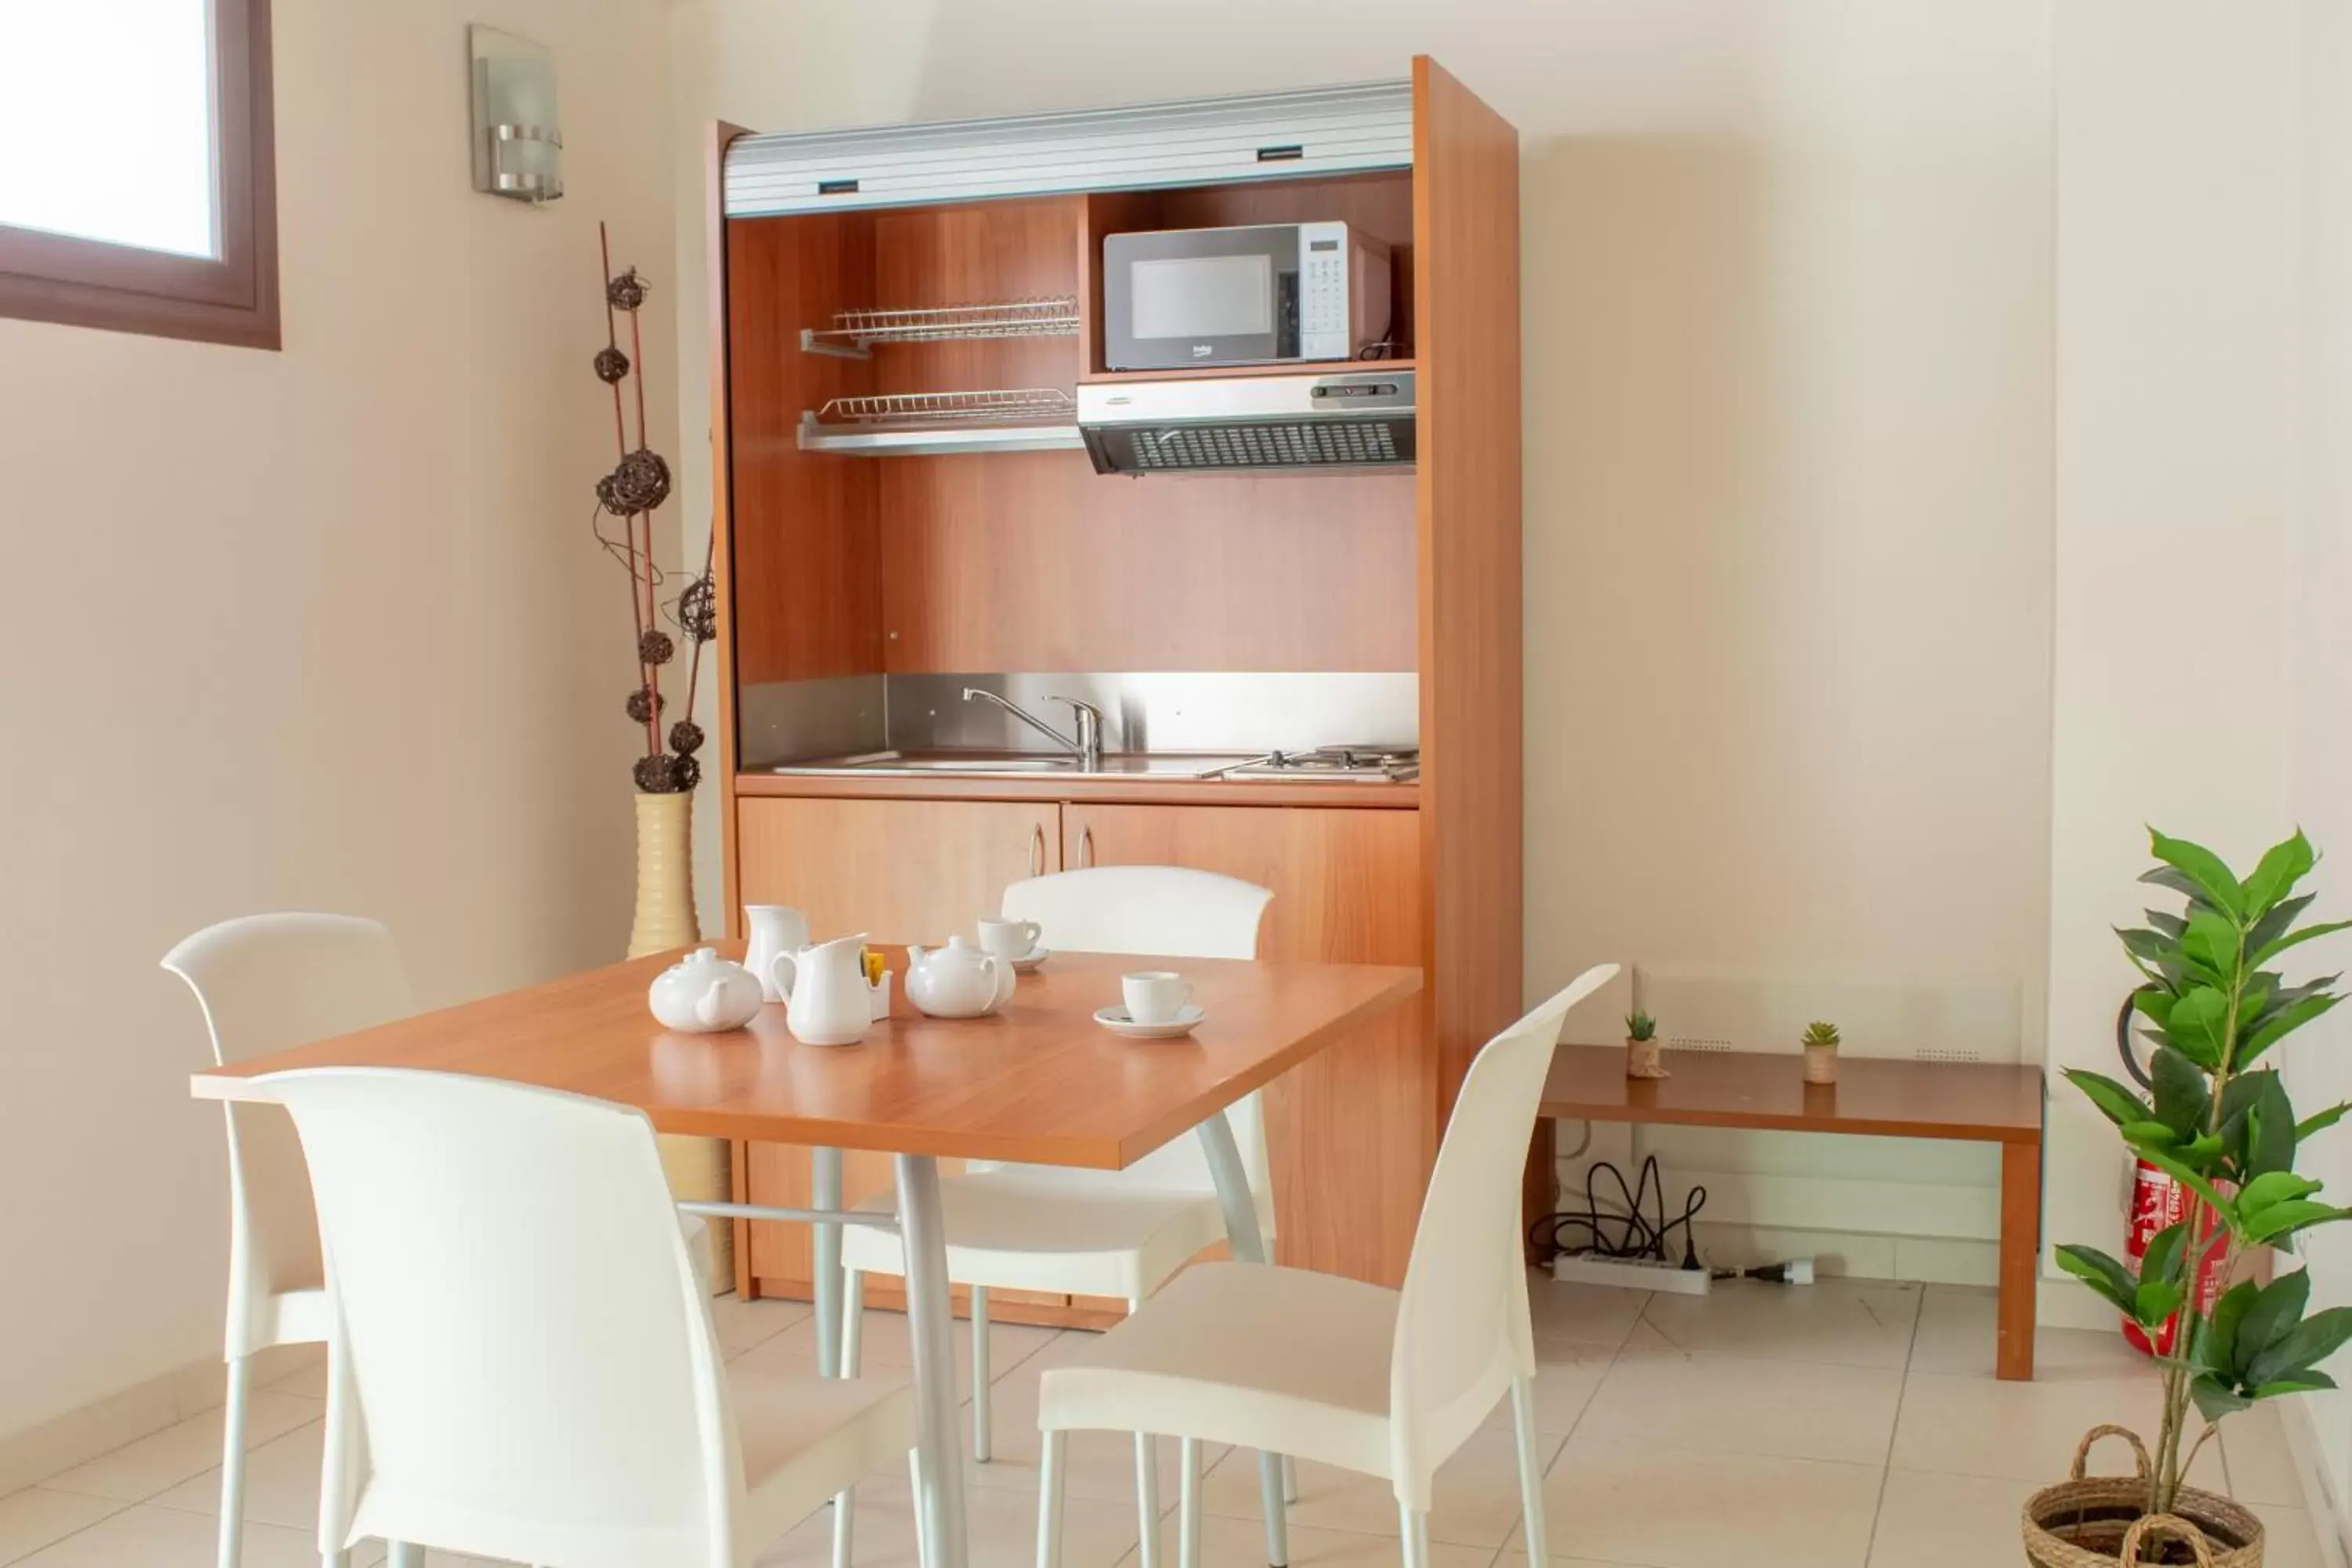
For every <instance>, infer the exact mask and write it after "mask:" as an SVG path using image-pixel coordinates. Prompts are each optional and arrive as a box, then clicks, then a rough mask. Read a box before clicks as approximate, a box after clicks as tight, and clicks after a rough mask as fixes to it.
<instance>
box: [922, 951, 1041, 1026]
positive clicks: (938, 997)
mask: <svg viewBox="0 0 2352 1568" xmlns="http://www.w3.org/2000/svg"><path fill="white" fill-rule="evenodd" d="M1020 979H1021V977H1020V976H1019V975H1017V974H1015V973H1013V965H1011V964H1010V963H1006V962H1005V961H1004V960H1003V959H1001V958H999V957H997V956H996V955H995V954H994V953H992V952H981V951H980V949H978V948H976V947H974V946H972V945H971V943H970V942H966V941H964V939H963V938H961V937H960V936H951V937H950V938H948V944H947V946H945V947H940V948H933V949H932V950H930V951H929V952H924V951H923V950H922V949H921V948H919V947H910V948H908V950H907V1000H908V1001H909V1002H912V1003H913V1004H914V1005H916V1006H917V1007H919V1008H920V1009H921V1010H922V1011H924V1012H926V1013H929V1015H930V1016H932V1017H934V1018H978V1017H981V1016H984V1015H986V1014H989V1013H993V1012H995V1011H996V1010H997V1009H998V1008H999V1007H1002V1006H1003V1005H1005V1004H1006V1003H1007V1002H1010V1001H1012V1000H1013V987H1014V986H1015V985H1017V984H1019V983H1020Z"/></svg>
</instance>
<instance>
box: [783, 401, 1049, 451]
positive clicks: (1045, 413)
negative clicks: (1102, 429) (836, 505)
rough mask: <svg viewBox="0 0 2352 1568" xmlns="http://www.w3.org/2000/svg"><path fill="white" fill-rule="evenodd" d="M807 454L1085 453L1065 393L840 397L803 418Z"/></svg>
mask: <svg viewBox="0 0 2352 1568" xmlns="http://www.w3.org/2000/svg"><path fill="white" fill-rule="evenodd" d="M799 439H800V447H801V450H802V451H803V452H838V453H843V454H846V455H850V456H860V457H870V458H891V457H914V456H920V455H923V454H927V453H942V452H1054V451H1068V450H1075V449H1077V448H1079V447H1083V446H1084V445H1085V443H1084V441H1083V440H1081V439H1080V437H1079V436H1078V426H1077V405H1076V402H1075V401H1074V400H1073V399H1072V397H1071V395H1069V394H1068V393H1066V392H1064V391H1062V390H1061V389H1060V388H1059V387H1052V386H1038V387H1022V388H1015V389H992V390H989V391H981V392H892V393H883V394H880V395H875V396H869V397H836V398H834V399H833V400H831V401H830V402H828V403H826V404H825V405H824V406H823V407H822V408H816V409H812V410H811V411H809V412H808V413H805V414H803V415H802V416H801V425H800V433H799Z"/></svg>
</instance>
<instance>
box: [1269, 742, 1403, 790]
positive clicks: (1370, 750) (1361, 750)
mask: <svg viewBox="0 0 2352 1568" xmlns="http://www.w3.org/2000/svg"><path fill="white" fill-rule="evenodd" d="M1223 776H1224V777H1226V778H1229V779H1297V780H1301V781H1303V782H1315V781H1324V780H1331V779H1356V780H1362V781H1364V782H1367V783H1387V784H1411V783H1412V781H1414V780H1415V779H1418V778H1420V777H1421V752H1420V750H1419V748H1417V747H1412V746H1318V747H1316V748H1315V749H1314V750H1312V751H1307V752H1267V753H1266V754H1265V755H1264V756H1262V757H1257V758H1254V759H1253V760H1251V761H1249V762H1246V763H1241V764H1240V765H1238V766H1236V767H1232V768H1228V769H1226V770H1225V773H1224V775H1223Z"/></svg>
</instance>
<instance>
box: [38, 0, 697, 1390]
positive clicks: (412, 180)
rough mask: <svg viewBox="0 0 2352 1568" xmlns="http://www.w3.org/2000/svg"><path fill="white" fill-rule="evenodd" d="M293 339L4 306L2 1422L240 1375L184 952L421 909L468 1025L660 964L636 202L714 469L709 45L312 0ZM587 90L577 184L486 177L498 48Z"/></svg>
mask: <svg viewBox="0 0 2352 1568" xmlns="http://www.w3.org/2000/svg"><path fill="white" fill-rule="evenodd" d="M274 9H275V11H276V20H277V50H276V53H277V77H278V90H277V119H278V203H279V207H280V212H281V218H280V241H281V254H282V264H283V272H284V298H285V343H286V346H285V350H284V352H283V353H253V352H249V351H245V350H235V349H225V348H215V347H210V346H205V345H197V344H189V343H178V342H163V341H160V340H154V339H143V338H134V337H125V336H118V335H114V334H110V333H103V332H96V331H84V330H79V329H72V328H65V327H56V326H48V325H42V324H35V323H27V322H21V321H0V366H5V370H6V375H5V381H0V471H5V473H6V474H7V476H8V478H7V480H6V502H5V505H0V552H5V559H6V560H7V562H8V570H7V579H8V581H9V583H10V584H11V587H12V592H11V595H10V605H11V608H10V613H9V617H8V625H9V626H11V627H12V628H13V629H12V631H11V633H10V641H11V644H12V646H13V647H14V649H15V653H14V657H13V658H11V660H10V667H11V669H12V670H13V671H14V676H15V678H14V679H12V680H11V681H10V682H9V683H8V689H9V690H10V691H11V692H12V693H14V698H13V700H12V702H11V708H12V721H11V733H12V735H13V737H14V740H13V742H12V744H11V745H10V747H9V749H8V754H9V764H8V766H7V767H6V768H5V769H0V823H5V824H6V825H7V832H6V836H5V846H6V847H5V868H6V869H5V876H4V877H0V952H5V954H6V965H7V969H6V973H7V975H8V984H7V1017H8V1023H7V1026H6V1028H5V1032H0V1083H5V1086H6V1089H5V1094H0V1192H5V1193H6V1194H8V1202H7V1204H6V1207H5V1219H0V1238H5V1239H0V1257H5V1258H6V1259H7V1265H6V1268H5V1273H0V1284H4V1285H5V1288H0V1436H5V1434H7V1433H9V1432H12V1431H16V1430H19V1429H21V1428H25V1427H28V1426H33V1425H35V1424H37V1423H39V1422H41V1421H42V1420H44V1419H46V1418H47V1417H48V1416H51V1415H55V1414H57V1413H58V1412H60V1411H63V1410H66V1409H68V1408H71V1407H74V1406H78V1405H81V1404H83V1403H85V1402H88V1401H90V1400H93V1399H96V1398H98V1397H100V1396H101V1395H104V1394H109V1393H111V1392H113V1391H115V1390H117V1389H120V1388H121V1387H123V1386H125V1385H127V1384H132V1383H134V1382H138V1381H140V1380H142V1379H143V1378H146V1377H148V1376H151V1375H152V1374H155V1373H160V1372H163V1371H164V1370H166V1369H168V1368H171V1367H173V1366H174V1365H177V1364H179V1363H184V1362H187V1361H190V1360H192V1359H194V1358H197V1357H200V1356H203V1355H205V1354H207V1353H212V1354H217V1353H218V1347H219V1342H220V1340H219V1336H220V1311H221V1303H222V1291H223V1281H224V1279H225V1278H226V1235H227V1230H226V1212H227V1211H226V1204H227V1184H226V1174H225V1169H224V1161H223V1153H222V1139H221V1127H220V1118H219V1113H218V1111H217V1110H214V1109H212V1108H210V1107H208V1106H201V1105H198V1104H196V1103H194V1102H193V1101H191V1100H189V1098H188V1096H187V1088H186V1075H187V1074H188V1073H189V1072H190V1071H191V1070H193V1069H194V1068H196V1067H197V1066H198V1065H199V1064H200V1063H202V1062H203V1061H205V1060H206V1059H207V1058H206V1056H205V1044H204V1034H203V1031H202V1028H201V1026H200V1024H199V1021H198V1018H197V1016H196V1011H195V1007H194V1003H193V1002H192V1001H191V1000H190V998H189V996H188V995H187V994H186V992H185V990H184V988H183V987H182V986H181V984H180V983H179V982H178V981H176V980H174V979H173V978H171V977H170V976H168V975H166V974H164V973H162V972H161V971H160V970H158V969H157V968H156V966H155V964H156V960H157V959H158V958H159V957H160V956H161V955H162V954H163V952H164V950H165V949H166V948H167V947H169V946H170V945H171V944H172V942H174V941H176V940H177V939H178V938H179V937H180V936H182V935H184V934H185V933H186V932H188V931H192V930H194V928H196V927H197V926H199V925H202V924H205V922H208V921H215V920H218V919H221V918H223V917H225V916H227V915H231V914H236V913H240V912H245V911H248V910H262V909H271V908H284V907H297V908H326V909H336V910H352V911H355V912H358V913H363V914H367V915H372V916H375V917H377V918H379V919H382V920H384V921H389V922H390V923H391V925H392V926H393V928H394V931H395V932H396V933H397V935H398V936H399V938H400V940H401V942H402V944H403V946H404V949H405V950H406V953H407V956H408V959H409V961H410V964H411V967H412V969H413V971H414V973H415V980H416V983H417V987H418V989H419V991H420V993H421V994H422V997H423V999H424V1000H425V1001H426V1002H428V1003H436V1004H437V1003H446V1002H449V1001H454V1000H457V999H459V998H462V997H465V996H467V995H470V994H478V993H481V992H485V991H488V990H492V989H496V988H501V987H506V986H511V985H515V984H522V983H525V982H529V981H531V980H535V979H540V978H544V977H546V976H549V975H551V974H554V973H560V972H562V971H565V970H569V969H574V968H578V967H581V966H583V965H585V964H588V963H593V962H598V961H602V960H604V959H608V958H611V957H614V956H617V954H618V952H619V951H620V949H621V948H622V946H623V945H624V943H625V940H626V934H627V928H628V919H629V886H630V874H631V873H630V860H631V849H630V837H629V835H630V831H631V827H630V806H629V795H630V785H629V782H628V777H627V773H626V769H627V764H628V760H629V740H630V736H629V731H628V729H627V726H626V724H625V721H623V720H622V718H621V716H620V713H619V708H620V703H621V701H622V699H623V698H624V697H625V694H626V692H627V690H628V688H629V685H630V683H631V681H632V679H634V677H633V674H632V670H633V665H632V662H631V658H630V654H629V636H628V630H627V624H626V621H625V617H624V616H623V615H622V613H621V612H622V607H623V604H624V601H623V599H622V594H623V592H624V588H623V584H622V580H621V577H620V574H619V572H618V569H617V568H615V567H613V566H611V565H609V564H608V563H606V562H605V561H604V559H603V558H602V557H601V556H600V555H599V554H598V553H597V552H596V551H595V550H594V548H593V545H592V543H591V542H590V541H589V538H588V534H587V518H588V509H589V506H590V504H591V490H590V487H591V485H592V484H593V481H594V479H596V478H597V476H598V475H599V474H601V473H602V472H604V469H605V468H609V466H610V464H611V461H612V457H613V451H612V446H611V442H612V435H611V425H610V414H609V411H608V405H606V404H605V402H604V398H605V392H604V387H603V386H602V385H601V384H598V383H597V382H596V381H595V379H594V378H593V375H592V374H590V372H589V366H588V362H589V358H590V355H591V354H592V353H593V352H594V350H595V349H596V348H597V347H599V346H600V345H601V342H602V335H603V331H604V323H603V317H602V313H601V310H600V308H599V300H598V297H597V294H596V291H595V290H596V285H597V270H596V259H595V221H596V219H597V218H599V217H604V218H606V219H609V220H610V221H611V222H612V224H613V226H614V240H615V244H616V247H617V248H618V253H619V255H620V256H621V257H622V258H635V259H636V260H638V261H639V262H640V263H641V264H642V265H644V266H645V267H646V269H647V270H648V271H650V272H651V273H652V274H653V275H654V278H655V281H656V289H659V290H661V292H660V293H659V294H657V295H656V298H657V299H659V300H661V301H662V308H661V309H658V310H653V311H649V312H648V314H647V321H646V326H647V328H648V330H649V331H651V333H652V338H651V341H650V342H648V344H647V351H648V354H649V357H650V358H651V360H652V363H653V364H654V366H655V368H656V373H657V374H656V380H655V382H654V384H653V386H652V388H651V390H652V392H653V394H654V397H653V400H652V405H653V407H654V408H655V409H656V437H655V444H656V447H659V448H661V449H663V450H675V447H676V441H675V427H674V424H673V417H672V412H671V411H672V410H674V408H675V404H674V403H673V401H672V398H673V396H674V391H673V385H674V384H673V380H672V377H673V374H674V362H673V358H672V354H671V350H670V338H671V332H670V327H669V322H670V321H671V317H670V315H669V312H668V304H669V301H668V300H667V289H668V287H669V285H670V283H671V281H672V279H670V277H669V254H670V250H669V242H670V231H671V224H672V217H671V195H670V191H669V187H668V184H667V172H668V170H667V163H666V162H665V156H666V153H667V141H666V130H667V110H666V107H665V99H666V91H667V81H666V76H665V64H664V52H665V47H666V43H667V34H666V25H667V24H666V18H665V17H664V16H663V15H662V13H661V12H660V10H659V9H658V8H657V7H656V6H654V5H648V4H646V3H644V0H593V3H583V0H497V3H496V4H491V5H456V4H452V3H449V0H406V3H404V4H402V5H352V4H348V3H346V0H280V3H279V4H278V5H277V6H276V7H275V8H274ZM468 21H485V22H491V23H495V24H498V25H502V26H508V27H509V28H511V29H513V30H515V31H518V32H520V33H523V34H526V35H528V36H531V37H538V38H540V39H541V40H543V41H545V42H547V43H549V44H551V45H552V46H553V47H554V48H555V50H556V53H557V57H558V62H559V68H560V70H561V73H562V97H563V102H564V107H565V110H566V112H565V117H564V131H565V140H566V142H567V143H568V146H567V151H566V157H565V163H566V172H567V176H568V182H569V186H570V193H569V195H567V196H566V197H565V199H564V200H563V201H562V202H561V203H560V204H557V205H554V206H552V207H551V208H549V209H547V210H545V211H531V210H527V209H525V208H524V207H522V206H520V205H514V204H510V203H507V202H501V201H496V200H493V199H491V198H488V197H485V196H480V195H475V194H474V192H473V191H472V189H471V188H470V184H469V176H468V162H467V140H466V138H467V65H466V36H465V24H466V23H467V22H468Z"/></svg>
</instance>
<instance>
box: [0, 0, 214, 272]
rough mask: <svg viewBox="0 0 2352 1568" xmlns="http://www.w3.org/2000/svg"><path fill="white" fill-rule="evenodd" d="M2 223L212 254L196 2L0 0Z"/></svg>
mask: <svg viewBox="0 0 2352 1568" xmlns="http://www.w3.org/2000/svg"><path fill="white" fill-rule="evenodd" d="M0 39H5V46H0V150H5V151H0V224H6V225H9V226H14V227H17V228H29V229H38V230H41V231H44V232H46V233H49V234H57V235H66V236H69V237H74V238H77V239H95V240H103V241H106V242H108V243H110V244H114V245H127V246H134V247H138V248H140V249H142V250H158V251H165V252H169V253H171V254H173V255H179V256H195V257H217V256H218V255H219V254H220V238H219V224H218V222H217V213H216V200H215V193H216V190H217V188H218V185H219V180H218V177H217V175H216V173H215V166H214V165H215V151H214V137H213V115H214V106H213V59H212V16H211V7H210V6H209V5H207V4H206V0H0Z"/></svg>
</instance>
